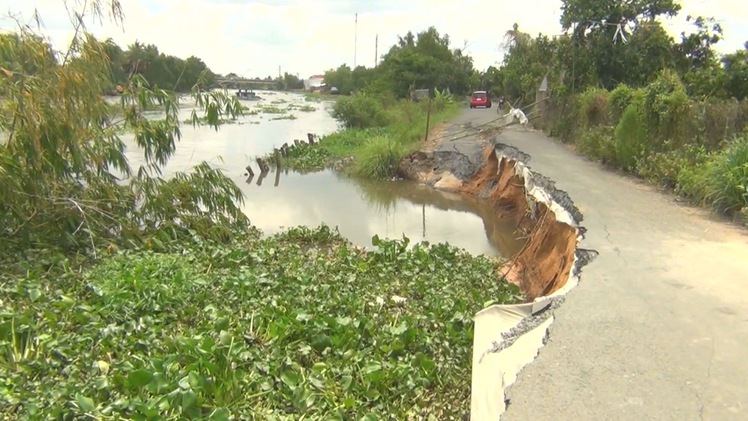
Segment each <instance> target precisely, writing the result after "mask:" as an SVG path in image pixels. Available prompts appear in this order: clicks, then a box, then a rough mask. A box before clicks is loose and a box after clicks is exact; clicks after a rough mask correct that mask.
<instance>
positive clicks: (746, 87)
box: [722, 41, 748, 100]
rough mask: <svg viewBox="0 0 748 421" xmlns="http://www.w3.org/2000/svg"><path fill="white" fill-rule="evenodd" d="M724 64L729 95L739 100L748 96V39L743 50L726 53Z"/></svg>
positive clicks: (723, 59)
mask: <svg viewBox="0 0 748 421" xmlns="http://www.w3.org/2000/svg"><path fill="white" fill-rule="evenodd" d="M722 64H723V65H724V73H725V89H726V94H727V96H729V97H733V98H735V99H738V100H744V99H746V98H748V41H746V42H745V44H744V48H743V49H742V50H738V51H736V52H734V53H732V54H727V55H725V56H724V57H723V58H722Z"/></svg>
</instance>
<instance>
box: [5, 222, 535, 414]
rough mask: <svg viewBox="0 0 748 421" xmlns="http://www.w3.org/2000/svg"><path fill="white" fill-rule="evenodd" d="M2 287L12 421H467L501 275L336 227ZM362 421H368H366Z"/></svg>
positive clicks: (107, 264)
mask: <svg viewBox="0 0 748 421" xmlns="http://www.w3.org/2000/svg"><path fill="white" fill-rule="evenodd" d="M241 238H243V239H242V240H241V241H237V242H234V243H232V244H228V245H227V244H218V243H207V242H201V241H199V240H194V241H193V242H192V243H186V244H185V243H181V244H180V250H179V251H175V252H173V253H168V252H167V253H155V252H152V251H147V250H141V251H130V252H122V253H114V254H113V255H110V256H107V257H104V258H102V259H100V260H99V261H96V262H94V264H93V265H88V266H86V267H85V268H84V269H80V268H78V267H77V266H76V265H74V264H73V263H72V262H71V261H70V260H67V259H65V258H59V257H57V258H44V259H34V260H25V259H24V260H20V261H18V262H16V263H14V264H13V265H5V267H6V271H4V274H3V275H0V290H1V291H2V296H3V297H4V298H3V300H0V370H2V372H3V373H4V374H3V379H2V380H1V381H0V408H2V412H3V413H4V414H5V415H6V416H9V417H10V418H17V419H46V418H54V419H73V418H92V419H115V418H126V419H166V420H176V419H217V420H228V419H230V417H233V418H236V419H300V417H304V418H309V419H341V420H342V419H388V418H395V419H455V418H458V417H461V416H462V415H463V414H465V413H466V412H467V411H468V410H469V396H470V370H471V349H472V337H473V323H472V315H473V314H474V313H475V312H476V311H478V310H480V309H481V308H483V306H484V304H485V303H486V302H487V301H489V300H490V301H495V302H504V303H512V302H518V301H520V300H521V297H519V294H518V291H517V289H516V287H515V286H512V285H510V284H508V283H505V282H499V281H498V280H497V274H496V270H495V268H496V262H495V261H493V260H491V259H488V258H484V257H472V256H470V255H469V254H467V253H466V252H464V251H459V250H458V249H456V248H453V247H451V246H448V245H427V244H421V245H416V246H414V247H413V248H409V247H408V241H407V239H403V240H397V241H382V240H380V239H378V238H377V237H375V238H373V245H374V246H376V247H375V249H374V250H373V251H370V252H365V251H363V250H361V249H360V248H357V247H354V246H352V245H351V244H350V243H348V242H346V241H345V240H344V239H342V238H341V237H340V236H339V234H338V233H337V232H335V231H333V230H331V229H329V228H328V227H326V226H322V227H319V228H316V229H309V228H294V229H290V230H288V231H285V232H284V233H281V234H278V235H275V236H272V237H269V238H261V237H260V235H259V232H256V231H252V232H251V233H249V234H248V235H244V236H242V237H241ZM362 417H363V418H362Z"/></svg>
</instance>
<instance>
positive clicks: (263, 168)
mask: <svg viewBox="0 0 748 421" xmlns="http://www.w3.org/2000/svg"><path fill="white" fill-rule="evenodd" d="M257 165H259V166H260V175H263V174H267V173H268V171H270V168H269V167H268V164H267V162H265V161H263V159H262V158H257Z"/></svg>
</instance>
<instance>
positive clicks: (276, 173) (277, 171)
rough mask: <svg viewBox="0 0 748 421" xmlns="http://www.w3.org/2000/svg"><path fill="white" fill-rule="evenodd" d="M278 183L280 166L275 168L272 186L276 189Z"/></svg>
mask: <svg viewBox="0 0 748 421" xmlns="http://www.w3.org/2000/svg"><path fill="white" fill-rule="evenodd" d="M280 181H281V167H280V165H278V166H277V167H275V184H274V186H275V187H278V184H280Z"/></svg>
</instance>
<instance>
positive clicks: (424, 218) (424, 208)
mask: <svg viewBox="0 0 748 421" xmlns="http://www.w3.org/2000/svg"><path fill="white" fill-rule="evenodd" d="M421 215H422V218H423V238H426V204H423V205H421Z"/></svg>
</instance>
